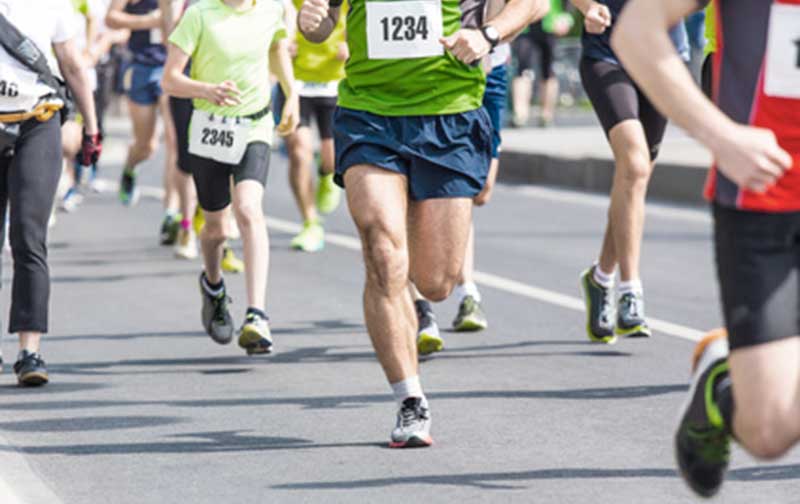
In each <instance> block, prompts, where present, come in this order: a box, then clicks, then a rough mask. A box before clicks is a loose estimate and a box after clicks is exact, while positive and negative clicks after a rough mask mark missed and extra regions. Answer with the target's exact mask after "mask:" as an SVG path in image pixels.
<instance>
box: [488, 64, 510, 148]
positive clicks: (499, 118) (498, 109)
mask: <svg viewBox="0 0 800 504" xmlns="http://www.w3.org/2000/svg"><path fill="white" fill-rule="evenodd" d="M507 99H508V74H507V73H506V66H505V65H497V66H496V67H494V68H492V71H491V72H489V75H487V76H486V91H484V92H483V108H485V109H486V112H487V113H488V114H489V118H490V119H491V120H492V159H497V158H498V157H499V155H500V144H501V143H502V139H501V138H500V130H501V129H502V128H503V114H504V112H505V110H506V100H507Z"/></svg>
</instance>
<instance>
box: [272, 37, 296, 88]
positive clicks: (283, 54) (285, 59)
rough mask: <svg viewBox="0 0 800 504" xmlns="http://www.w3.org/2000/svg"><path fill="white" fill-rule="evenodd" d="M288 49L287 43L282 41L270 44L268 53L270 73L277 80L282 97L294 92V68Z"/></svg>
mask: <svg viewBox="0 0 800 504" xmlns="http://www.w3.org/2000/svg"><path fill="white" fill-rule="evenodd" d="M288 47H289V46H288V41H287V40H286V39H283V40H279V41H278V42H276V43H274V44H272V47H271V48H270V51H269V67H270V72H272V74H273V75H274V76H275V77H276V78H277V79H278V83H279V84H280V86H281V89H282V90H283V94H284V96H290V95H292V94H294V93H295V92H296V89H295V81H294V68H293V67H292V57H291V56H290V55H289V48H288Z"/></svg>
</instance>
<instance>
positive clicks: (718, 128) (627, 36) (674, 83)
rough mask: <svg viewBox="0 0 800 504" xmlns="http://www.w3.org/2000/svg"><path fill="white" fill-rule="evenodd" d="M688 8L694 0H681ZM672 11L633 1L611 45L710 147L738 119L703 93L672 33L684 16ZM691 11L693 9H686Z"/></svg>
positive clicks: (665, 108) (650, 92) (653, 96)
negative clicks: (683, 58) (671, 36)
mask: <svg viewBox="0 0 800 504" xmlns="http://www.w3.org/2000/svg"><path fill="white" fill-rule="evenodd" d="M681 1H682V2H683V3H685V4H686V8H689V7H690V6H691V5H692V1H691V0H681ZM681 13H682V11H679V12H678V13H676V14H674V15H667V13H666V12H663V11H661V10H660V9H655V8H652V7H651V6H650V4H649V3H647V2H633V3H632V4H630V5H629V7H628V9H627V10H626V11H624V12H623V14H622V15H621V16H620V19H619V20H618V25H617V29H616V30H614V34H613V35H612V39H611V45H612V47H613V49H614V52H615V53H616V54H617V56H618V57H619V59H620V61H621V63H622V65H623V66H624V67H625V69H626V71H627V72H628V73H629V74H630V75H631V76H632V77H633V79H634V80H635V81H636V83H637V84H638V85H639V86H640V87H641V88H642V89H643V90H644V92H645V93H646V94H647V96H648V97H649V98H650V100H651V101H652V102H653V104H654V105H655V106H656V108H658V109H659V110H660V111H661V113H663V114H664V115H665V116H667V117H668V118H669V119H670V120H672V121H673V122H674V123H675V124H677V125H678V126H679V127H681V128H682V129H684V130H686V131H687V132H688V133H689V134H690V135H692V136H693V137H695V138H697V139H698V140H699V141H700V142H702V143H704V144H705V145H707V146H712V145H713V143H714V141H715V139H716V138H719V136H720V134H721V132H722V131H723V130H725V129H727V128H729V127H731V126H732V121H731V120H730V119H729V118H728V117H727V116H726V115H725V114H723V113H722V112H721V111H720V110H719V109H718V108H717V107H716V106H714V104H713V103H711V101H709V100H708V98H706V97H705V95H703V93H702V92H701V91H700V88H698V87H697V85H696V84H695V83H694V80H693V79H692V77H691V75H690V74H689V71H688V70H687V68H686V65H685V64H684V63H683V61H682V60H681V58H680V56H679V55H678V53H677V52H676V50H675V48H674V46H673V44H672V41H671V40H670V38H669V35H668V30H669V27H670V26H672V25H674V24H675V23H676V22H677V21H678V20H679V19H680V17H677V19H672V18H675V17H676V16H680V15H683V14H681ZM686 13H688V12H686Z"/></svg>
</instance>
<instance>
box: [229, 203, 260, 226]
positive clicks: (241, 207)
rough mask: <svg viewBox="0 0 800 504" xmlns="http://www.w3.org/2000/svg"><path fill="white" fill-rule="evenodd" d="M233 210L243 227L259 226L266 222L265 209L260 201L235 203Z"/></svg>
mask: <svg viewBox="0 0 800 504" xmlns="http://www.w3.org/2000/svg"><path fill="white" fill-rule="evenodd" d="M233 211H234V213H235V215H236V222H237V223H238V224H239V227H241V228H251V227H253V226H259V225H262V224H263V222H264V211H263V210H262V209H261V205H260V204H259V203H250V202H240V203H237V204H235V205H234V209H233Z"/></svg>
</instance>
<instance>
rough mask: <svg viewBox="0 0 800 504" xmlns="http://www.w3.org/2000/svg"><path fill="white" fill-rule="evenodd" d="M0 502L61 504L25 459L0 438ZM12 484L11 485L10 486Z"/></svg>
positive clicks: (8, 503)
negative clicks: (0, 447) (0, 448)
mask: <svg viewBox="0 0 800 504" xmlns="http://www.w3.org/2000/svg"><path fill="white" fill-rule="evenodd" d="M0 446H2V447H3V448H4V449H3V450H2V451H0V502H2V503H3V504H38V503H47V504H61V502H62V501H61V499H60V498H59V497H58V496H57V495H56V494H55V493H53V491H52V490H51V489H50V487H49V486H48V485H47V483H45V481H44V480H43V479H42V478H41V477H40V476H39V475H38V474H37V473H36V471H35V470H33V468H31V466H30V465H28V462H27V461H26V460H25V457H24V456H23V455H22V454H21V453H19V452H18V451H16V450H14V448H13V447H12V446H11V444H9V443H8V442H7V441H6V440H5V439H4V438H3V437H2V436H0ZM12 482H13V485H12V484H11V483H12Z"/></svg>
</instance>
